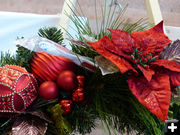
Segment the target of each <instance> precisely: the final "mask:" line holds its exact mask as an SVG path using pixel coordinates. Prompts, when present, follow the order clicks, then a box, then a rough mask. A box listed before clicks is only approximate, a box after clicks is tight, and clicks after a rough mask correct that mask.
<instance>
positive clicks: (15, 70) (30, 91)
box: [0, 65, 38, 117]
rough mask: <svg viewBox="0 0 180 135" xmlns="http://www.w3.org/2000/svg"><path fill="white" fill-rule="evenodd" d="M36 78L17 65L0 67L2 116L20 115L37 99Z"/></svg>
mask: <svg viewBox="0 0 180 135" xmlns="http://www.w3.org/2000/svg"><path fill="white" fill-rule="evenodd" d="M37 87H38V85H37V82H36V79H35V78H34V76H33V75H32V74H30V73H28V72H27V71H26V70H25V69H24V68H21V67H19V66H15V65H6V66H4V67H0V116H4V117H11V116H15V115H18V114H20V113H21V112H23V111H25V109H26V108H27V107H28V106H29V105H30V104H31V103H32V102H33V101H34V100H35V98H36V97H37V91H36V89H37Z"/></svg>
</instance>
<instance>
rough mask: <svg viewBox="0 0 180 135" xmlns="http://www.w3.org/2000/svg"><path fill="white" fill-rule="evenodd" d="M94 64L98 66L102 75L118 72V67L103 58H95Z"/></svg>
mask: <svg viewBox="0 0 180 135" xmlns="http://www.w3.org/2000/svg"><path fill="white" fill-rule="evenodd" d="M95 62H96V64H97V65H98V66H99V68H100V70H101V72H102V74H103V75H106V74H112V73H115V72H119V69H118V67H117V66H116V65H114V64H113V63H112V62H111V61H109V60H108V59H106V58H104V57H103V56H96V57H95Z"/></svg>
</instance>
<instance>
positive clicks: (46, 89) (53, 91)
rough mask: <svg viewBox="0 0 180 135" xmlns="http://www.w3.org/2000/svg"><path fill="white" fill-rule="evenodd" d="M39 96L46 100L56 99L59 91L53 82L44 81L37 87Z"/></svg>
mask: <svg viewBox="0 0 180 135" xmlns="http://www.w3.org/2000/svg"><path fill="white" fill-rule="evenodd" d="M38 92H39V96H40V97H41V98H43V99H46V100H51V99H55V98H57V97H58V94H59V90H58V87H57V85H56V83H55V82H53V81H46V82H44V83H42V84H41V85H40V87H39V91H38Z"/></svg>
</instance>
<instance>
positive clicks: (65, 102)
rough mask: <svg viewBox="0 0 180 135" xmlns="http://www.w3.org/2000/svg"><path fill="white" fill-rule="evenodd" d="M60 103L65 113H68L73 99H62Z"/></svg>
mask: <svg viewBox="0 0 180 135" xmlns="http://www.w3.org/2000/svg"><path fill="white" fill-rule="evenodd" d="M59 104H60V105H61V109H62V110H63V111H64V112H63V114H68V113H69V112H70V111H71V109H72V100H61V101H60V102H59Z"/></svg>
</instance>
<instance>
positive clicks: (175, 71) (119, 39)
mask: <svg viewBox="0 0 180 135" xmlns="http://www.w3.org/2000/svg"><path fill="white" fill-rule="evenodd" d="M109 30H110V32H111V36H112V40H111V39H110V38H109V37H107V36H104V37H103V38H102V39H100V40H99V41H97V42H95V43H88V44H90V45H91V46H92V47H93V48H94V49H95V50H96V51H97V52H98V53H99V54H101V55H102V56H104V57H105V58H106V59H108V60H110V61H111V62H113V63H114V64H115V65H116V66H117V67H118V68H119V69H120V72H121V73H125V72H127V71H129V72H130V73H131V74H130V76H129V79H128V84H129V88H130V90H131V91H132V93H133V94H134V95H135V96H136V98H137V99H138V100H139V102H140V103H141V104H143V105H144V106H145V107H147V108H148V109H149V111H151V112H152V113H154V114H155V115H156V116H157V117H159V119H161V120H162V121H165V120H166V119H167V115H168V109H169V104H170V98H171V87H174V86H179V85H180V64H178V63H176V62H174V61H169V60H166V59H159V54H160V53H161V51H162V50H163V48H164V47H165V46H167V45H168V44H169V43H170V42H171V41H170V40H169V39H168V37H167V36H166V35H165V34H164V32H163V22H160V23H159V24H158V25H156V26H154V27H153V28H151V29H148V30H145V31H142V32H133V33H132V34H129V33H127V32H125V31H122V30H118V29H115V30H112V29H109Z"/></svg>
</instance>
